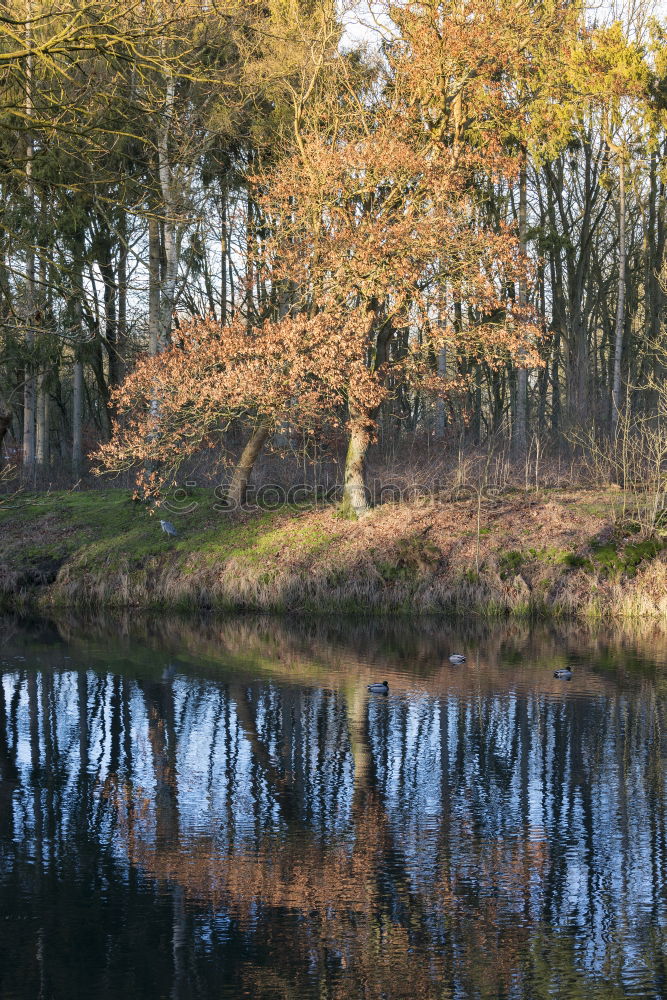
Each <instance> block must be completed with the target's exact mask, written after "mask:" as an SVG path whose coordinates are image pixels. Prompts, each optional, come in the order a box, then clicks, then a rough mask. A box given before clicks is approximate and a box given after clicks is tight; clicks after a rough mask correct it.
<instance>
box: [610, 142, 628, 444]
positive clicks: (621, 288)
mask: <svg viewBox="0 0 667 1000" xmlns="http://www.w3.org/2000/svg"><path fill="white" fill-rule="evenodd" d="M618 171H619V178H618V180H619V187H618V301H617V304H616V329H615V332H614V375H613V382H612V390H611V433H612V436H614V435H615V434H616V430H617V428H618V418H619V414H620V409H621V362H622V360H623V330H624V327H625V257H626V247H625V163H624V160H623V153H622V152H621V153H620V155H619V161H618Z"/></svg>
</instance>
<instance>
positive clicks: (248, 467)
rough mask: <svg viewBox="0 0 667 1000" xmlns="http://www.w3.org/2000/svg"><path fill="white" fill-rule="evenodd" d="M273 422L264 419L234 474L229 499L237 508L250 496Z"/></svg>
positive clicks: (244, 451) (251, 436)
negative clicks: (258, 458) (250, 486)
mask: <svg viewBox="0 0 667 1000" xmlns="http://www.w3.org/2000/svg"><path fill="white" fill-rule="evenodd" d="M272 428H273V421H272V420H271V419H269V418H268V417H264V418H262V419H261V420H260V421H259V423H258V424H257V426H256V427H255V429H254V430H253V432H252V434H251V435H250V440H249V441H248V443H247V444H246V446H245V448H244V449H243V452H242V454H241V457H240V459H239V460H238V463H237V465H236V468H235V469H234V473H233V475H232V478H231V482H230V484H229V489H228V490H227V499H228V500H229V501H230V502H231V503H232V504H233V505H234V506H235V507H242V506H243V504H244V503H245V502H246V499H247V496H248V483H249V482H250V476H251V474H252V470H253V467H254V465H255V462H256V461H257V457H258V455H259V453H260V452H261V450H262V448H263V447H264V445H265V443H266V441H267V439H268V437H269V435H270V433H271V430H272Z"/></svg>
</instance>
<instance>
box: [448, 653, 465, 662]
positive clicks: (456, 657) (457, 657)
mask: <svg viewBox="0 0 667 1000" xmlns="http://www.w3.org/2000/svg"><path fill="white" fill-rule="evenodd" d="M465 661H466V658H465V656H464V655H463V653H452V655H451V656H450V657H449V662H450V663H465Z"/></svg>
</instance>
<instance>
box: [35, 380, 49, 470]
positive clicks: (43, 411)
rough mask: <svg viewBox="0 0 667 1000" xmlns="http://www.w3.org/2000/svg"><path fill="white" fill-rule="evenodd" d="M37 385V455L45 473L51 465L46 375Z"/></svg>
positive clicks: (40, 467)
mask: <svg viewBox="0 0 667 1000" xmlns="http://www.w3.org/2000/svg"><path fill="white" fill-rule="evenodd" d="M37 385H38V388H37V418H36V440H35V454H36V461H37V468H38V470H39V471H40V472H44V471H45V470H46V467H47V466H48V464H49V394H48V392H47V390H46V376H45V375H40V376H39V379H38V383H37Z"/></svg>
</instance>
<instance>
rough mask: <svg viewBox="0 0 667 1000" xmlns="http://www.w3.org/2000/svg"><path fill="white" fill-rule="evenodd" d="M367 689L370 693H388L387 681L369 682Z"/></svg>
mask: <svg viewBox="0 0 667 1000" xmlns="http://www.w3.org/2000/svg"><path fill="white" fill-rule="evenodd" d="M368 690H369V691H370V692H371V693H372V694H389V682H388V681H382V682H381V683H379V684H369V685H368Z"/></svg>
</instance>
